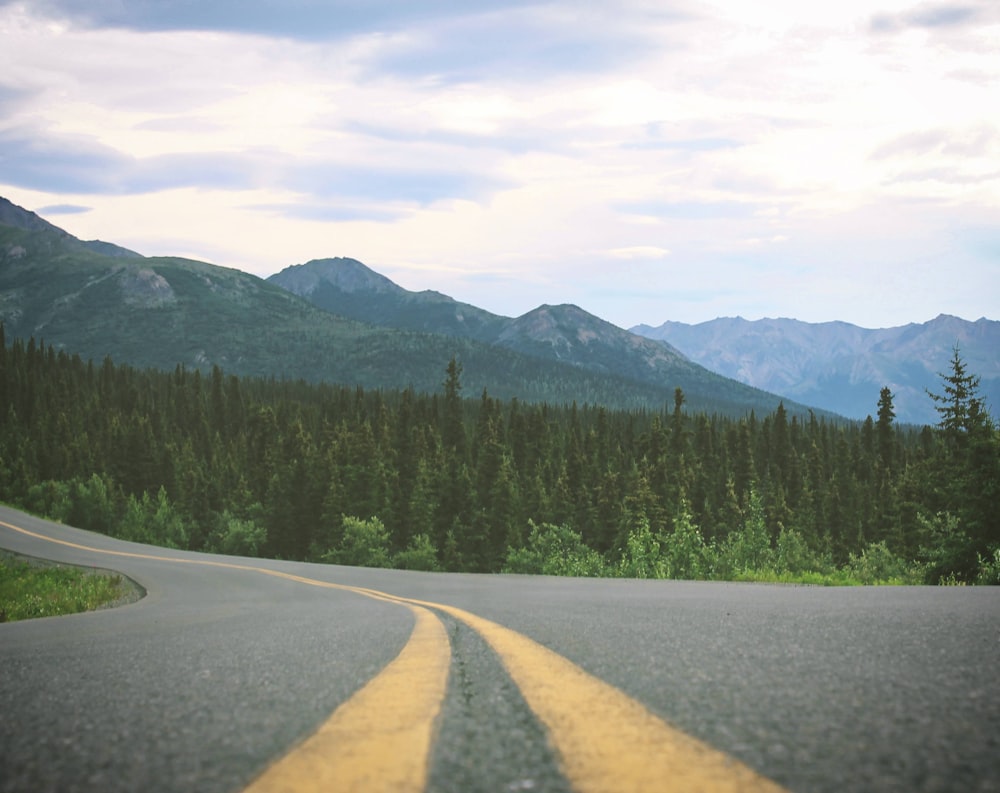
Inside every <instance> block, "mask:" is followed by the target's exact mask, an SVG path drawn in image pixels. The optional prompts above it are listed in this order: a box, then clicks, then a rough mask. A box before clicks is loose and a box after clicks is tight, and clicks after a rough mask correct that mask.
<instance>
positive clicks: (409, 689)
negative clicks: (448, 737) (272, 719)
mask: <svg viewBox="0 0 1000 793" xmlns="http://www.w3.org/2000/svg"><path fill="white" fill-rule="evenodd" d="M410 608H411V609H412V610H413V613H414V614H415V615H416V619H417V621H416V625H415V626H414V628H413V635H412V636H411V637H410V641H409V642H408V643H407V645H406V646H405V647H404V648H403V651H402V652H401V653H400V654H399V655H398V656H397V657H396V660H394V661H393V662H392V663H390V664H389V665H388V666H387V667H386V668H385V669H384V670H383V671H382V672H381V673H380V674H379V675H378V676H377V677H375V678H373V679H372V680H371V681H370V682H369V683H368V684H367V685H366V686H365V687H364V688H362V689H361V690H360V691H358V692H357V693H356V694H355V695H354V696H353V697H351V698H350V699H349V700H348V701H347V702H345V703H344V704H343V705H341V706H340V707H339V708H337V710H336V711H334V713H333V715H332V716H331V717H330V718H329V719H328V720H327V721H326V723H324V724H323V725H322V726H321V727H320V728H319V730H317V731H316V732H315V733H314V734H313V735H312V736H310V737H309V738H308V739H307V740H306V741H305V742H304V743H303V744H301V745H300V746H299V747H298V748H296V749H294V750H293V751H292V752H290V753H289V754H287V755H285V756H284V757H283V758H281V759H280V760H279V761H278V762H276V763H275V764H274V765H272V766H271V767H270V768H269V769H268V770H267V771H265V772H264V774H263V775H262V776H260V777H259V778H258V779H257V780H256V781H255V782H254V783H253V784H251V785H250V786H249V787H248V788H246V793H299V792H300V791H306V792H308V791H343V792H344V793H350V792H351V791H359V793H365V792H367V791H372V792H373V793H378V792H379V791H385V793H389V792H390V791H398V792H399V793H421V791H423V790H424V787H425V786H426V784H427V773H428V766H429V759H430V752H431V745H432V743H433V740H434V733H435V728H436V724H437V718H438V715H439V713H440V710H441V701H442V699H443V698H444V693H445V688H446V687H447V682H448V666H449V664H450V661H451V649H450V646H449V643H448V636H447V634H446V633H445V630H444V626H443V625H442V624H441V621H440V620H439V619H438V618H437V617H436V616H434V615H433V614H432V613H431V612H429V611H427V610H426V609H422V608H418V607H415V606H410Z"/></svg>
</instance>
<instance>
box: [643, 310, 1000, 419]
mask: <svg viewBox="0 0 1000 793" xmlns="http://www.w3.org/2000/svg"><path fill="white" fill-rule="evenodd" d="M632 331H633V332H634V333H638V334H640V335H643V336H646V337H648V338H651V339H657V340H661V341H663V342H666V343H669V344H670V345H672V346H673V347H676V348H677V349H679V350H681V351H682V352H683V353H684V354H685V355H687V356H688V357H689V358H691V360H693V361H697V362H698V363H700V364H702V365H703V366H705V367H707V368H709V369H711V370H712V371H714V372H718V373H719V374H722V375H725V376H726V377H732V378H734V379H736V380H739V381H740V382H743V383H747V384H748V385H753V386H755V387H757V388H761V389H764V390H765V391H770V392H774V393H778V394H783V395H786V396H788V397H789V398H791V399H794V400H797V401H800V402H805V403H806V404H810V405H816V406H817V407H821V408H824V409H826V410H830V411H833V412H835V413H838V414H840V415H844V416H849V417H852V418H863V417H864V416H866V415H874V414H875V411H876V409H877V404H878V395H879V391H880V389H881V388H882V387H884V386H888V387H889V388H890V389H891V390H892V391H893V394H894V395H895V398H894V400H893V401H894V406H895V411H896V418H897V420H898V421H901V422H909V423H914V424H935V423H937V421H938V415H937V413H936V412H935V410H934V403H933V402H932V400H931V399H930V398H929V397H928V396H927V393H926V391H927V389H929V390H930V391H932V392H933V393H940V392H941V390H942V389H941V379H940V377H939V376H938V375H939V373H941V372H947V371H948V370H949V368H950V367H949V361H950V360H951V357H952V354H953V350H954V347H955V345H956V344H957V345H958V347H959V349H960V352H961V355H962V358H963V359H964V360H965V362H966V363H967V364H968V367H969V371H970V372H971V373H974V374H976V375H978V376H979V377H980V378H981V384H980V393H981V394H982V396H983V397H984V398H985V399H986V401H987V404H988V405H989V406H990V408H991V411H993V412H994V413H995V410H996V409H997V408H998V407H1000V322H997V321H993V320H989V319H985V318H982V319H979V320H977V321H975V322H970V321H967V320H964V319H960V318H958V317H953V316H949V315H946V314H942V315H940V316H938V317H936V318H935V319H932V320H930V321H929V322H924V323H911V324H909V325H903V326H899V327H894V328H884V329H875V330H870V329H866V328H861V327H858V326H856V325H851V324H849V323H846V322H824V323H808V322H802V321H799V320H794V319H760V320H754V321H750V320H746V319H743V318H741V317H735V318H734V317H726V318H720V319H715V320H711V321H709V322H702V323H699V324H695V325H689V324H686V323H682V322H664V323H663V324H662V325H659V326H657V327H652V326H649V325H636V326H635V327H633V328H632Z"/></svg>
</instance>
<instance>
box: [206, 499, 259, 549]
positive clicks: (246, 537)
mask: <svg viewBox="0 0 1000 793" xmlns="http://www.w3.org/2000/svg"><path fill="white" fill-rule="evenodd" d="M266 542H267V529H266V528H265V527H264V526H261V525H260V524H259V523H257V522H256V521H255V520H253V519H250V518H240V517H237V516H236V515H233V514H232V513H231V512H229V510H226V511H225V512H223V513H222V515H220V516H219V518H218V525H217V528H216V530H215V531H214V532H213V533H212V535H211V536H210V537H209V539H208V543H207V547H206V550H207V551H209V552H210V553H222V554H226V555H227V556H257V555H258V554H259V553H260V549H261V548H263V547H264V544H265V543H266Z"/></svg>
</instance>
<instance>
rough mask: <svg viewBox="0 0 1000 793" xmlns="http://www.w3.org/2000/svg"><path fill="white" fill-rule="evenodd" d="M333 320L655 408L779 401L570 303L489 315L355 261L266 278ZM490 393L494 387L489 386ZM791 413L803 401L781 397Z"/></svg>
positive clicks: (723, 408) (759, 406) (322, 263)
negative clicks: (572, 374)
mask: <svg viewBox="0 0 1000 793" xmlns="http://www.w3.org/2000/svg"><path fill="white" fill-rule="evenodd" d="M267 280H268V281H269V282H270V283H272V284H277V285H278V286H281V287H283V288H285V289H288V290H289V291H291V292H294V293H295V294H297V295H299V296H301V297H303V298H305V299H307V300H309V301H310V302H311V303H312V304H313V305H315V306H317V307H320V308H322V309H324V310H326V311H329V312H331V313H333V314H336V315H338V316H344V317H350V318H352V319H357V320H360V321H365V322H369V323H371V324H374V325H379V326H381V327H388V328H394V329H397V330H411V331H420V332H427V333H434V334H439V335H443V336H448V337H452V338H457V339H465V340H471V341H476V342H481V343H484V344H488V345H490V346H491V347H492V348H494V349H504V350H509V351H511V352H514V353H517V354H519V355H520V356H524V357H527V358H530V359H532V360H536V361H540V362H544V363H545V364H546V365H553V364H555V365H569V366H571V367H574V368H576V369H578V370H582V371H585V372H587V373H590V374H592V375H594V376H602V377H610V378H613V379H614V380H616V381H619V382H625V383H631V384H634V385H640V386H642V387H645V388H654V389H657V390H658V392H659V393H661V394H665V395H666V398H665V399H663V400H662V401H661V402H660V404H657V405H656V407H662V404H663V402H666V403H667V404H670V403H672V401H673V389H674V388H676V387H680V388H682V389H683V391H684V393H685V395H686V397H687V400H688V406H689V407H691V408H693V409H696V410H706V411H719V412H724V413H728V414H733V413H736V414H743V413H746V412H749V410H751V409H753V410H757V411H760V412H764V413H767V412H770V411H772V410H774V408H775V407H777V405H778V403H779V402H780V401H781V399H780V398H779V397H777V396H775V395H774V394H768V393H766V392H764V391H761V390H759V389H753V388H747V387H746V386H745V385H742V384H739V383H737V382H736V381H733V380H732V379H730V378H724V377H720V376H719V375H717V374H715V373H713V372H710V371H709V370H707V369H706V368H705V367H703V366H701V365H700V364H697V363H695V362H693V361H691V360H689V359H688V358H686V357H685V356H684V355H682V354H681V353H680V352H678V351H677V350H675V349H674V348H672V347H670V346H669V345H666V344H663V343H662V342H655V341H651V340H649V339H646V338H643V337H642V336H638V335H636V334H634V333H630V332H629V331H626V330H622V329H621V328H619V327H617V326H615V325H612V324H611V323H610V322H606V321H604V320H602V319H600V318H598V317H596V316H594V315H593V314H589V313H587V312H586V311H584V310H583V309H581V308H579V307H577V306H572V305H561V306H548V305H545V306H539V307H538V308H536V309H534V310H532V311H529V312H528V313H527V314H524V315H523V316H521V317H517V318H509V317H503V316H499V315H497V314H491V313H490V312H488V311H484V310H483V309H481V308H477V307H475V306H472V305H469V304H468V303H461V302H459V301H457V300H454V299H453V298H451V297H448V296H447V295H442V294H441V293H439V292H432V291H424V292H411V291H409V290H406V289H403V288H402V287H400V286H398V285H397V284H395V283H393V282H392V281H390V280H389V279H387V278H385V277H384V276H382V275H379V274H378V273H376V272H374V271H373V270H371V269H370V268H368V267H367V266H365V265H364V264H362V263H361V262H359V261H357V260H356V259H347V258H337V259H317V260H313V261H310V262H307V263H305V264H300V265H294V266H292V267H288V268H286V269H284V270H282V271H281V272H280V273H277V274H275V275H272V276H270V277H269V278H268V279H267ZM491 390H492V389H491ZM785 407H786V408H787V409H788V410H790V411H791V412H793V413H799V414H803V415H804V414H805V413H807V412H808V408H807V407H805V406H804V405H803V404H799V403H796V402H794V401H793V400H786V404H785Z"/></svg>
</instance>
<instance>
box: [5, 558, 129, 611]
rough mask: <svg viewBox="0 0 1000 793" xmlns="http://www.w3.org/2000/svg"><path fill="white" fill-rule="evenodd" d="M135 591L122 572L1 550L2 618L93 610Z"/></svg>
mask: <svg viewBox="0 0 1000 793" xmlns="http://www.w3.org/2000/svg"><path fill="white" fill-rule="evenodd" d="M132 594H133V593H132V585H131V584H130V583H129V582H127V581H126V580H125V579H123V577H122V576H120V575H115V574H109V573H106V572H104V571H92V570H84V569H81V568H77V567H67V566H63V565H47V564H43V563H36V562H34V561H32V562H28V561H24V560H23V559H20V558H17V557H14V556H9V555H6V554H0V622H14V621H16V620H26V619H34V618H36V617H54V616H57V615H60V614H77V613H79V612H81V611H93V610H95V609H99V608H103V607H106V606H110V605H112V604H116V603H124V602H129V601H130V600H133V599H134V598H132V597H131V596H132Z"/></svg>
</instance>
